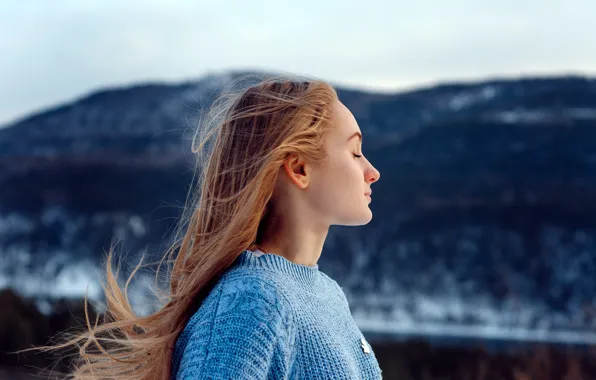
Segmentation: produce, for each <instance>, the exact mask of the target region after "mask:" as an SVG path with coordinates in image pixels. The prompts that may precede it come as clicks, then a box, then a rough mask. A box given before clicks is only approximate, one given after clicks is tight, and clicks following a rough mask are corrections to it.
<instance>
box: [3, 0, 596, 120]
mask: <svg viewBox="0 0 596 380" xmlns="http://www.w3.org/2000/svg"><path fill="white" fill-rule="evenodd" d="M364 4H366V5H364ZM570 4H573V6H570ZM2 7H3V9H2V10H0V35H1V36H7V38H6V37H5V38H2V39H0V51H2V52H3V56H4V57H5V58H4V59H2V60H0V83H1V86H0V123H2V122H7V121H9V120H12V119H14V118H16V117H19V116H21V115H24V114H26V113H29V112H32V111H35V110H38V109H39V108H40V107H47V106H51V105H54V104H56V103H60V102H63V101H69V100H72V99H73V98H74V97H78V96H80V95H83V94H85V93H86V92H88V91H91V90H94V89H98V88H101V87H104V86H113V85H120V84H129V83H133V82H140V81H147V80H164V81H179V80H186V79H192V78H197V77H199V76H201V75H203V74H205V73H207V72H213V71H219V70H228V69H242V68H262V69H272V70H283V71H289V72H295V73H297V74H305V75H312V76H316V77H319V78H322V79H327V80H330V81H332V82H334V83H337V84H347V85H351V86H358V87H368V88H378V89H390V88H393V89H397V88H403V87H409V86H414V85H417V84H426V83H430V82H437V81H443V80H450V79H466V78H475V79H480V78H484V77H488V76H495V75H499V76H500V75H521V74H531V73H538V74H540V73H557V72H560V73H567V72H577V73H587V74H594V73H595V72H596V50H594V49H590V48H589V47H588V44H589V42H588V41H589V39H590V38H591V37H590V36H594V35H596V27H594V26H593V25H594V24H593V23H592V21H591V20H590V15H593V14H596V3H594V2H592V1H589V0H577V1H575V2H573V3H564V2H563V1H562V0H561V1H555V0H546V1H524V2H521V3H518V2H514V1H512V0H507V1H498V2H497V1H491V2H479V1H472V0H452V1H439V0H436V1H429V0H418V1H408V2H397V1H394V0H386V1H381V0H379V1H372V0H371V1H368V2H367V3H362V2H359V1H325V2H320V1H314V0H308V1H301V2H293V3H291V4H283V3H282V2H277V1H273V0H259V1H251V2H240V1H238V2H234V3H231V2H197V1H190V0H189V1H165V0H164V1H157V0H152V1H144V2H142V5H141V3H140V2H134V3H133V2H117V1H115V0H104V1H85V2H81V1H75V0H69V1H66V0H56V1H53V2H27V1H20V0H12V1H10V0H9V1H8V2H4V3H3V5H2ZM6 57H8V59H7V58H6Z"/></svg>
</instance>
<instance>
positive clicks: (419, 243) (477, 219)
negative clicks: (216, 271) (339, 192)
mask: <svg viewBox="0 0 596 380" xmlns="http://www.w3.org/2000/svg"><path fill="white" fill-rule="evenodd" d="M594 15H596V2H594V1H589V0H576V1H570V2H564V1H562V0H542V1H531V0H528V1H523V2H517V1H516V2H514V1H512V0H505V1H471V0H467V1H466V0H448V1H439V0H434V1H431V0H418V1H407V2H406V1H397V0H394V1H373V0H369V1H367V2H356V1H347V0H344V1H335V0H328V1H311V0H303V1H300V2H279V1H272V0H260V1H251V2H241V1H221V2H214V1H210V2H206V1H182V0H179V1H174V0H169V1H166V0H151V1H142V2H141V1H129V2H122V1H120V2H118V1H113V0H103V1H91V0H90V1H75V0H70V1H67V0H55V1H51V2H50V1H34V0H18V1H17V0H5V1H2V3H0V52H1V53H0V54H1V55H2V59H0V289H1V290H0V310H2V312H1V313H0V368H1V369H0V378H1V379H4V378H7V379H8V378H10V379H13V378H14V379H16V378H17V376H25V374H26V371H27V370H29V371H30V370H32V369H39V368H46V369H51V368H56V369H62V370H64V368H66V366H67V365H68V361H67V360H66V359H61V361H60V362H59V363H56V362H55V360H56V358H48V357H44V356H43V355H42V354H21V355H9V354H7V353H6V352H7V351H14V350H17V349H21V348H26V347H29V346H30V345H32V344H37V345H38V344H43V343H47V341H48V339H49V338H50V337H52V336H54V335H55V334H56V333H57V332H58V331H63V330H64V329H66V328H70V327H72V326H80V324H81V323H82V320H81V317H82V315H83V314H82V303H81V299H82V297H84V295H85V294H87V295H88V296H89V298H90V299H91V300H92V301H93V303H94V304H96V305H97V307H98V310H101V305H102V292H101V287H100V284H99V280H100V279H101V276H102V274H103V271H102V270H101V265H102V262H103V260H104V254H105V253H106V251H107V249H108V248H109V246H110V244H111V242H112V241H114V240H117V241H118V242H119V250H121V251H123V252H124V253H126V260H127V261H126V262H127V263H129V264H130V265H129V267H127V266H126V265H124V266H123V267H122V270H121V272H120V273H121V275H122V276H126V275H127V274H128V273H129V271H130V269H131V268H132V267H133V266H134V265H135V264H136V263H137V262H138V259H139V257H140V255H142V254H145V255H146V257H147V256H149V257H153V258H154V259H155V260H153V261H156V260H157V259H158V258H159V257H160V254H161V253H163V252H164V250H165V248H166V247H167V246H168V244H169V243H170V240H169V238H170V236H171V232H173V227H174V226H175V223H176V218H177V217H178V216H179V214H180V210H181V207H182V206H183V203H184V200H185V199H186V195H187V193H186V192H187V190H188V187H189V185H190V184H191V181H192V159H193V157H192V154H191V152H190V135H191V134H192V132H193V128H195V127H196V125H197V124H196V122H197V117H198V115H199V112H200V110H201V109H204V107H208V106H209V104H210V102H211V101H212V100H213V99H214V97H215V96H217V94H218V91H220V90H221V89H223V88H224V87H225V86H226V85H228V84H229V83H230V82H231V81H233V80H235V79H237V78H238V77H240V76H243V75H245V74H251V73H261V74H278V73H285V72H289V73H295V74H301V75H307V76H311V77H315V78H319V79H323V80H326V81H329V82H330V83H332V84H333V85H334V86H335V87H336V88H337V90H338V94H339V97H340V100H341V101H342V102H343V103H344V104H346V106H347V107H348V108H349V109H350V110H351V111H352V112H353V114H354V115H355V117H356V119H357V121H358V123H359V125H360V128H361V129H362V131H363V133H364V144H363V150H364V152H365V154H366V155H367V157H368V159H369V160H370V161H371V162H372V163H373V164H374V165H375V166H376V167H377V168H378V169H379V170H380V172H381V173H382V178H381V180H380V181H379V182H378V183H376V184H374V186H373V189H374V194H375V196H374V198H373V201H372V203H371V206H370V207H371V209H372V211H373V220H372V221H371V222H370V223H369V224H368V225H366V226H362V227H338V226H333V227H332V228H331V231H330V235H329V237H328V240H327V243H326V246H325V248H324V251H323V255H322V257H321V259H320V262H319V265H320V268H321V270H323V271H324V272H326V273H327V274H329V275H330V276H331V277H332V278H334V279H336V280H337V282H338V283H339V284H340V285H341V286H342V288H343V289H344V292H345V293H346V297H347V298H348V301H349V303H350V308H351V310H352V313H353V315H354V318H355V319H356V322H357V323H358V325H359V326H360V328H361V329H362V331H363V332H364V334H365V336H366V337H367V338H368V339H369V341H370V342H371V343H372V344H373V348H374V349H375V353H376V355H377V358H378V359H379V362H380V365H381V368H382V369H383V374H384V376H385V378H386V379H394V378H399V379H439V378H440V379H493V378H494V379H516V380H520V379H521V380H524V379H542V378H544V379H551V378H552V379H555V378H560V379H593V378H596V368H595V365H594V364H591V363H592V359H593V358H594V355H595V352H594V349H595V348H596V276H595V274H596V197H595V191H596V80H595V78H596V49H594V48H593V45H594V38H595V36H596V26H594V23H593V17H594ZM150 261H151V260H150ZM152 274H153V272H151V271H147V272H146V273H145V272H141V274H139V275H137V280H135V282H133V284H132V285H131V289H130V296H131V298H132V302H133V305H134V306H135V308H136V310H137V311H138V312H139V313H149V312H151V310H153V309H154V308H155V307H157V306H156V303H155V300H154V299H153V298H152V297H151V292H150V288H151V286H152V283H153V282H154V277H153V276H152ZM23 378H25V377H23Z"/></svg>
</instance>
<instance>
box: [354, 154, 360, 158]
mask: <svg viewBox="0 0 596 380" xmlns="http://www.w3.org/2000/svg"><path fill="white" fill-rule="evenodd" d="M353 154H354V157H358V158H360V157H362V155H361V154H355V153H353Z"/></svg>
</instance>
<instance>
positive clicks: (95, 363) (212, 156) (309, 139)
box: [35, 75, 337, 380]
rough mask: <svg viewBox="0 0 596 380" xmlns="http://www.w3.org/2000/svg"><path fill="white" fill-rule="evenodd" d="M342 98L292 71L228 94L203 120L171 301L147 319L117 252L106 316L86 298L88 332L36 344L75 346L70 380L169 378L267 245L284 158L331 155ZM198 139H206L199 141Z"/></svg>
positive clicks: (168, 255)
mask: <svg viewBox="0 0 596 380" xmlns="http://www.w3.org/2000/svg"><path fill="white" fill-rule="evenodd" d="M336 99H337V93H336V91H335V90H334V88H333V87H332V86H331V85H329V84H328V83H325V82H323V81H320V80H305V79H304V78H301V79H297V78H296V77H293V76H290V75H285V76H277V77H274V78H272V77H269V78H264V79H263V78H261V80H260V81H259V82H258V83H252V84H251V85H249V86H245V87H244V88H243V89H241V90H236V91H231V90H229V89H228V91H224V93H223V95H220V96H219V97H218V98H217V99H216V100H215V101H214V102H213V103H212V104H211V106H210V107H209V109H208V112H207V114H206V115H204V117H202V118H201V119H202V120H203V122H201V123H200V124H199V127H198V128H197V130H196V132H195V135H194V137H193V140H192V152H193V153H195V154H196V155H197V159H196V163H197V164H196V165H197V170H196V171H195V174H196V175H197V177H196V178H195V179H193V184H194V185H195V187H193V188H194V189H195V190H194V191H190V192H189V196H188V197H187V200H186V204H185V207H184V209H183V213H182V215H181V217H180V220H179V224H178V228H177V230H176V233H175V234H174V238H173V243H172V245H171V246H170V247H169V248H168V249H167V251H166V252H165V254H164V255H163V258H162V260H161V262H160V266H159V267H161V264H162V263H163V262H164V260H165V261H166V262H167V263H168V264H169V265H168V266H167V269H168V273H167V275H166V284H169V285H168V289H167V290H165V291H163V296H164V297H165V299H164V300H163V306H161V308H160V309H159V310H157V311H156V312H154V313H152V314H149V315H145V316H142V315H139V314H137V313H135V312H134V311H133V309H132V307H131V304H130V302H129V300H128V293H127V288H128V284H129V283H130V281H131V279H132V277H133V276H134V274H135V273H136V272H137V269H138V268H139V266H137V267H136V268H135V270H134V271H133V272H132V274H131V275H130V277H128V280H127V282H126V285H125V286H124V288H121V286H120V285H119V284H118V281H117V273H116V274H115V273H114V272H113V271H112V269H111V266H112V264H111V263H112V249H110V251H109V253H108V255H107V260H106V271H107V276H106V280H105V282H102V286H103V289H104V292H105V300H106V305H105V306H106V311H105V314H104V318H105V321H104V322H103V323H98V320H95V323H92V321H90V318H89V316H88V313H87V297H85V312H86V316H87V318H86V324H87V326H86V329H85V331H84V332H77V334H75V335H69V338H68V340H67V341H66V342H64V343H61V344H57V345H53V346H43V347H37V348H35V349H41V350H48V351H49V350H56V349H64V348H73V347H76V348H77V349H78V353H77V355H76V360H75V361H74V368H73V369H72V371H71V373H69V374H68V375H67V377H68V378H73V379H94V380H95V379H131V380H132V379H135V380H136V379H138V380H141V379H143V380H149V379H159V380H166V379H170V378H171V375H172V374H171V373H170V372H171V360H172V354H173V350H174V347H175V343H176V340H177V338H178V336H179V334H180V333H181V332H182V330H183V329H184V327H185V325H186V323H187V322H188V320H189V319H190V317H191V316H192V314H193V313H194V312H196V310H197V309H198V307H200V304H201V303H202V301H203V300H204V298H205V297H206V296H207V294H208V293H209V292H210V290H211V289H212V288H213V286H214V285H215V283H216V281H217V280H218V279H219V278H220V277H221V275H222V274H223V272H224V271H225V270H226V269H227V268H228V267H229V266H230V265H231V264H232V263H233V262H234V260H235V259H236V258H237V257H238V256H239V255H240V253H241V252H242V251H244V250H245V249H251V248H253V247H255V246H256V245H258V244H259V243H260V239H261V238H262V233H263V231H264V230H265V228H266V225H267V223H268V215H269V214H270V199H271V197H272V195H273V190H274V188H275V183H276V180H277V176H278V173H279V169H280V168H281V167H282V164H283V161H284V160H285V158H286V157H288V156H289V155H291V154H300V155H301V156H302V157H303V158H305V159H306V160H308V161H310V162H320V161H321V160H324V159H325V158H326V152H325V151H324V149H323V138H324V136H325V134H326V132H327V131H328V130H329V129H330V128H332V123H331V110H332V103H333V102H334V101H335V100H336ZM197 137H202V138H200V139H198V141H199V143H198V145H197V144H196V142H197ZM212 137H214V141H213V142H212V144H211V149H210V150H209V151H207V149H206V147H208V146H209V144H208V142H209V141H210V138H212ZM202 152H204V157H201V156H202V155H203V154H202ZM139 265H140V263H139ZM159 267H158V268H157V272H159ZM156 279H157V276H156Z"/></svg>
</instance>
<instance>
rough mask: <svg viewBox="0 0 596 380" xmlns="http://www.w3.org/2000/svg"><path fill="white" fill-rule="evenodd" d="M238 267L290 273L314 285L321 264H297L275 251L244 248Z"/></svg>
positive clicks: (291, 275)
mask: <svg viewBox="0 0 596 380" xmlns="http://www.w3.org/2000/svg"><path fill="white" fill-rule="evenodd" d="M236 267H244V268H262V269H267V270H271V271H274V272H280V273H283V274H285V275H288V276H290V277H292V278H293V279H295V280H296V281H298V282H299V283H300V284H303V285H304V286H305V287H310V286H312V285H313V284H314V283H315V281H316V279H317V277H318V276H319V275H320V271H319V265H318V264H315V265H302V264H296V263H294V262H292V261H290V260H288V259H286V258H285V257H283V256H281V255H278V254H275V253H265V252H263V251H261V250H259V249H255V250H252V251H251V250H248V249H247V250H244V251H243V252H242V253H241V254H240V256H239V257H238V258H237V259H236Z"/></svg>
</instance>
